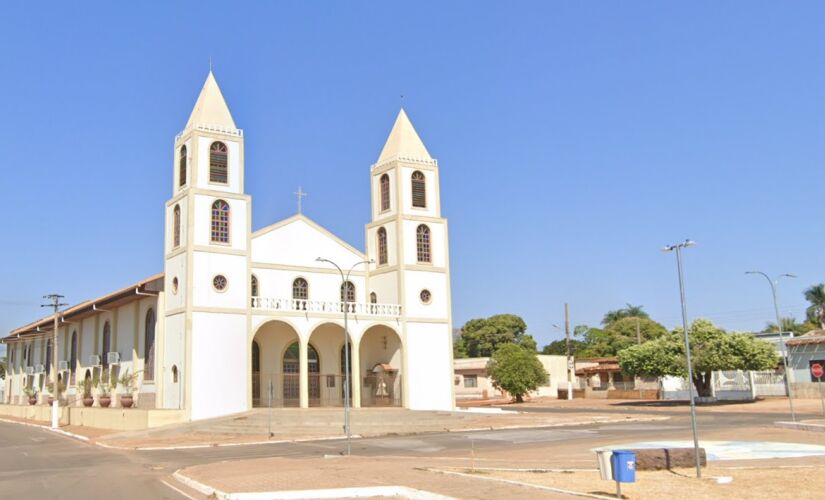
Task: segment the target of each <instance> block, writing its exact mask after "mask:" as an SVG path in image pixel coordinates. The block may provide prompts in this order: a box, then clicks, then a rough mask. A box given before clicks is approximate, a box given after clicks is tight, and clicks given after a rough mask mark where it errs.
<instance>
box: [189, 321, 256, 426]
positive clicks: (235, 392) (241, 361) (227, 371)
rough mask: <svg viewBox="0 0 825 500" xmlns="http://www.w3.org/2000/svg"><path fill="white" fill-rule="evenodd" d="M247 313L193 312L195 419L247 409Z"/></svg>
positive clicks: (192, 415)
mask: <svg viewBox="0 0 825 500" xmlns="http://www.w3.org/2000/svg"><path fill="white" fill-rule="evenodd" d="M246 328H247V322H246V316H245V315H237V314H221V313H200V312H196V313H193V315H192V337H193V340H192V359H191V365H192V368H191V370H192V373H191V374H190V375H191V377H189V378H187V380H191V391H192V392H191V401H192V406H191V419H192V420H199V419H204V418H211V417H217V416H221V415H227V414H230V413H237V412H241V411H245V410H246V409H247V393H246V391H245V390H243V389H244V388H246V387H247V386H248V381H249V368H248V367H247V363H246V361H247V356H248V349H249V345H248V342H247V335H246Z"/></svg>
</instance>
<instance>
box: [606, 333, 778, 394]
mask: <svg viewBox="0 0 825 500" xmlns="http://www.w3.org/2000/svg"><path fill="white" fill-rule="evenodd" d="M688 337H689V338H690V350H691V358H692V361H693V372H694V373H693V383H694V385H695V386H696V389H697V392H698V394H699V396H710V394H711V390H710V382H711V374H712V372H713V371H716V370H768V369H772V368H776V365H777V362H778V357H777V355H776V351H775V350H774V347H773V346H772V345H771V344H770V343H768V342H765V341H763V340H759V339H757V338H755V337H753V336H752V335H749V334H746V333H727V332H725V330H723V329H721V328H719V327H717V326H716V325H714V324H713V323H711V322H710V321H708V320H705V319H697V320H696V321H694V322H693V324H692V325H691V326H690V329H689V330H688ZM618 358H619V366H621V368H622V371H623V372H625V373H628V374H631V375H653V376H665V375H674V376H679V377H686V376H687V362H686V357H685V345H684V337H683V334H682V330H681V329H676V330H674V331H673V332H671V333H668V334H666V335H663V336H661V337H659V338H657V339H654V340H649V341H647V342H645V343H643V344H641V345H635V346H631V347H628V348H626V349H624V350H622V351H621V352H619V355H618Z"/></svg>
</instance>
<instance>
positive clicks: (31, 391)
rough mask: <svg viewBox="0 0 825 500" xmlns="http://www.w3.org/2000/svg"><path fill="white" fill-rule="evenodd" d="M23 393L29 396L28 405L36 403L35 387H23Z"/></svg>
mask: <svg viewBox="0 0 825 500" xmlns="http://www.w3.org/2000/svg"><path fill="white" fill-rule="evenodd" d="M23 394H25V395H26V396H27V397H28V398H29V404H30V405H35V404H37V389H33V388H31V387H26V388H25V389H23Z"/></svg>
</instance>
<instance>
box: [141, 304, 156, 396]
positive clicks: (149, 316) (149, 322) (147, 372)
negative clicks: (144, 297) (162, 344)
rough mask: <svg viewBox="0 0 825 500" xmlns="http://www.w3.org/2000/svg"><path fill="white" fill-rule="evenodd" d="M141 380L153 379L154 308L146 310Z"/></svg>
mask: <svg viewBox="0 0 825 500" xmlns="http://www.w3.org/2000/svg"><path fill="white" fill-rule="evenodd" d="M143 380H155V310H154V309H149V310H148V311H146V325H145V326H144V334H143Z"/></svg>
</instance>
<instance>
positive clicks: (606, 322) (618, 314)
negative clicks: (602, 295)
mask: <svg viewBox="0 0 825 500" xmlns="http://www.w3.org/2000/svg"><path fill="white" fill-rule="evenodd" d="M625 306H626V307H623V308H621V309H615V310H613V311H607V313H605V315H604V318H602V326H610V325H611V324H613V323H614V322H616V321H619V320H620V319H624V318H645V319H649V318H650V316H649V315H648V314H647V313H646V312H644V311H643V310H642V308H643V307H644V306H634V305H633V304H625Z"/></svg>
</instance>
